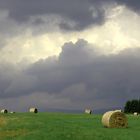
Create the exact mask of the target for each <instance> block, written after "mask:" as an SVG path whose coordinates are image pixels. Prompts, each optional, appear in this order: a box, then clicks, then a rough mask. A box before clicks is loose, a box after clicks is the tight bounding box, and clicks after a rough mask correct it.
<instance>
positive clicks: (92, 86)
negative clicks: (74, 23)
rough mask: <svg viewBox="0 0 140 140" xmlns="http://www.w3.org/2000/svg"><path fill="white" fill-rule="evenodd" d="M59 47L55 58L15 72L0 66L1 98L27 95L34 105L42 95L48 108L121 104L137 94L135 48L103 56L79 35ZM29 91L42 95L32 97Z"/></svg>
mask: <svg viewBox="0 0 140 140" xmlns="http://www.w3.org/2000/svg"><path fill="white" fill-rule="evenodd" d="M62 48H63V49H62V52H61V54H60V55H59V57H58V58H56V57H51V58H48V59H46V60H39V61H37V62H35V63H34V64H32V65H30V66H29V67H28V68H27V69H25V70H24V71H23V70H22V71H20V70H19V71H18V74H17V72H15V70H14V69H13V70H12V69H9V67H8V66H5V68H3V69H1V72H0V76H1V78H0V83H2V84H1V94H0V96H1V98H4V99H5V98H6V99H7V98H11V97H12V98H17V97H18V98H20V97H22V96H23V98H26V97H30V98H29V99H30V100H29V99H28V101H30V103H34V102H35V103H36V104H37V105H38V104H41V105H42V104H44V102H45V101H44V100H45V98H46V104H49V105H50V107H52V108H53V107H56V106H57V107H58V108H73V109H74V108H77V109H79V108H80V109H82V108H83V107H86V106H90V107H94V108H97V109H101V108H104V107H116V106H117V107H121V106H123V104H124V102H125V101H126V100H128V99H131V98H138V97H139V92H140V88H139V87H140V86H139V83H140V78H139V77H138V75H139V74H140V63H139V61H140V57H139V52H140V49H139V48H137V49H136V48H135V49H125V50H123V51H122V52H120V53H119V54H116V55H109V56H105V55H100V54H98V53H95V51H94V50H93V49H92V47H91V44H89V43H88V42H87V41H85V40H83V39H80V40H78V41H77V42H76V43H75V44H73V43H72V42H68V43H66V44H64V46H63V47H62ZM10 68H11V67H10ZM14 72H15V73H14ZM3 73H5V75H6V76H3ZM8 74H9V75H8ZM4 81H5V82H4ZM33 95H36V96H37V97H38V96H40V98H41V97H42V98H41V100H36V98H35V96H33ZM48 98H49V100H48ZM34 100H36V101H34ZM52 103H54V104H52ZM42 106H43V105H42Z"/></svg>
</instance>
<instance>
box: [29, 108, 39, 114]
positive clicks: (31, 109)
mask: <svg viewBox="0 0 140 140" xmlns="http://www.w3.org/2000/svg"><path fill="white" fill-rule="evenodd" d="M29 112H32V113H38V110H37V108H30V110H29Z"/></svg>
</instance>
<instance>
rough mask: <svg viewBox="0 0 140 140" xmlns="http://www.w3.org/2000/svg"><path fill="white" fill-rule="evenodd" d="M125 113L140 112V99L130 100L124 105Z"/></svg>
mask: <svg viewBox="0 0 140 140" xmlns="http://www.w3.org/2000/svg"><path fill="white" fill-rule="evenodd" d="M124 112H125V113H134V112H138V113H140V99H139V100H129V101H127V102H126V104H125V107H124Z"/></svg>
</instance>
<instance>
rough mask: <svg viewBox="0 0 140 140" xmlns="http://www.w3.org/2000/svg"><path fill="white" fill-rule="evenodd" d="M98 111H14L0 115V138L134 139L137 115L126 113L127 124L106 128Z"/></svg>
mask: <svg viewBox="0 0 140 140" xmlns="http://www.w3.org/2000/svg"><path fill="white" fill-rule="evenodd" d="M101 117H102V116H101V115H86V114H64V113H38V114H32V113H15V114H3V115H1V117H0V140H138V139H140V117H138V116H128V123H129V126H128V128H121V129H116V128H115V129H110V128H104V127H103V126H102V124H101Z"/></svg>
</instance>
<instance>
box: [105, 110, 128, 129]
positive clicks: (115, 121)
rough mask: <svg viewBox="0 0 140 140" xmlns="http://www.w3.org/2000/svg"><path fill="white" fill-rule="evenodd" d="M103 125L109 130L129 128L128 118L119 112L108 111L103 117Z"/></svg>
mask: <svg viewBox="0 0 140 140" xmlns="http://www.w3.org/2000/svg"><path fill="white" fill-rule="evenodd" d="M102 124H103V126H105V127H108V128H125V127H127V125H128V123H127V117H126V116H125V114H124V113H122V112H119V111H108V112H106V113H105V114H104V115H103V117H102Z"/></svg>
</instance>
